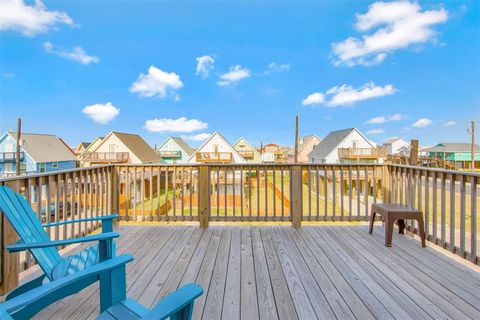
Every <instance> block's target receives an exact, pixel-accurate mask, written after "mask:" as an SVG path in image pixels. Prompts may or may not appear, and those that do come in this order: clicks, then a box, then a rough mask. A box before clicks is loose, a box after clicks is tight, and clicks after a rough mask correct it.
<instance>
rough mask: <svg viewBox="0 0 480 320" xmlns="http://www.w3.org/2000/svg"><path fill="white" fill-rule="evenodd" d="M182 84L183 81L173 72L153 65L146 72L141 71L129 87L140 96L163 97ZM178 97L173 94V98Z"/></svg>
mask: <svg viewBox="0 0 480 320" xmlns="http://www.w3.org/2000/svg"><path fill="white" fill-rule="evenodd" d="M182 86H183V83H182V81H181V80H180V77H179V76H178V75H177V74H176V73H175V72H170V73H168V72H165V71H162V70H160V69H158V68H156V67H155V66H150V68H148V74H143V73H141V74H140V75H139V76H138V78H137V80H136V81H135V82H134V83H133V84H132V86H131V87H130V91H131V92H135V93H138V94H139V95H140V96H141V97H154V96H159V97H161V98H163V97H165V96H167V94H169V93H171V92H172V93H173V92H174V91H176V90H178V89H180V88H181V87H182ZM177 97H178V98H177ZM179 98H180V97H179V96H178V95H175V99H179Z"/></svg>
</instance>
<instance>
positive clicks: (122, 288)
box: [100, 265, 127, 313]
mask: <svg viewBox="0 0 480 320" xmlns="http://www.w3.org/2000/svg"><path fill="white" fill-rule="evenodd" d="M126 298H127V280H126V272H125V265H122V266H121V267H119V268H116V269H112V270H110V271H108V272H104V273H102V274H101V275H100V313H102V312H104V311H105V310H107V309H108V308H110V307H111V306H113V305H114V304H116V303H119V302H120V301H122V300H125V299H126Z"/></svg>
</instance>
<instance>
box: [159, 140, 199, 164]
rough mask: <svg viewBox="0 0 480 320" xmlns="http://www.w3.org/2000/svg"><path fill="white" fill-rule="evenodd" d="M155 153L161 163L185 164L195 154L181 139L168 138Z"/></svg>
mask: <svg viewBox="0 0 480 320" xmlns="http://www.w3.org/2000/svg"><path fill="white" fill-rule="evenodd" d="M156 152H157V153H158V155H159V156H160V158H161V159H162V163H170V164H173V163H186V162H187V161H188V159H190V157H191V156H192V154H193V153H194V152H195V149H193V148H191V147H190V146H189V145H188V144H187V143H186V142H185V141H184V140H183V139H182V138H178V137H169V138H167V140H165V142H163V143H162V144H161V145H160V147H158V148H157V150H156Z"/></svg>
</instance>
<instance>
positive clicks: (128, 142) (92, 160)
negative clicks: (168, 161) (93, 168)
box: [82, 131, 160, 165]
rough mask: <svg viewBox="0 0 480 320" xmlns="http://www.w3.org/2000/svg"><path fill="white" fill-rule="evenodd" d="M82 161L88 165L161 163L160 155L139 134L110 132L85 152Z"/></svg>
mask: <svg viewBox="0 0 480 320" xmlns="http://www.w3.org/2000/svg"><path fill="white" fill-rule="evenodd" d="M82 162H84V163H86V164H88V165H95V164H107V163H124V164H147V163H160V157H159V155H158V153H156V152H155V150H154V149H153V148H152V147H150V145H149V144H148V143H147V142H146V141H145V140H143V138H142V137H140V136H139V135H138V134H131V133H124V132H114V131H112V132H110V133H109V134H108V135H106V136H105V138H104V139H102V141H101V142H99V143H98V145H97V146H96V147H95V148H94V149H93V148H92V149H90V147H89V148H88V150H87V151H86V152H84V153H83V156H82Z"/></svg>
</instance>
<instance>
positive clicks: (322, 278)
mask: <svg viewBox="0 0 480 320" xmlns="http://www.w3.org/2000/svg"><path fill="white" fill-rule="evenodd" d="M119 229H120V232H121V237H120V239H119V240H118V251H119V253H123V252H128V253H131V254H133V255H134V256H135V260H134V261H133V262H132V263H130V264H129V265H128V275H127V278H128V295H129V296H130V297H132V298H134V299H137V300H138V301H140V302H141V303H142V304H144V305H146V306H149V307H151V306H153V305H154V304H155V303H156V302H158V301H159V300H160V299H162V297H164V296H165V295H166V294H167V293H168V292H171V291H172V290H174V289H176V288H177V287H178V286H179V285H182V284H184V283H188V282H197V283H198V284H200V285H201V286H202V287H203V288H204V289H205V294H204V295H203V296H202V297H201V299H199V300H198V302H197V303H196V306H195V312H194V318H195V319H200V318H203V319H220V318H223V319H228V320H233V319H240V318H242V319H257V318H261V319H336V318H337V319H374V318H376V319H468V318H472V319H480V271H479V270H480V269H479V268H478V267H477V266H474V265H472V264H470V263H468V262H461V261H459V260H460V259H455V258H452V254H450V253H448V252H447V251H446V250H445V252H441V251H439V250H438V249H435V248H431V247H429V248H426V249H422V248H421V247H420V245H419V242H418V241H417V240H415V239H413V238H411V237H410V236H400V235H397V234H395V235H394V239H393V247H392V248H386V247H385V246H384V245H383V241H384V237H383V228H382V227H380V226H378V227H376V229H375V233H374V235H373V236H370V235H368V234H367V226H364V225H348V224H345V225H340V226H339V225H335V226H334V225H330V226H304V227H303V228H301V229H294V228H292V227H287V226H278V227H273V226H272V227H271V226H261V227H249V226H211V227H210V228H208V229H206V230H202V229H200V228H198V227H195V226H191V227H190V226H158V225H157V226H143V225H142V226H126V225H124V226H121V227H120V228H119ZM429 245H430V246H431V244H429ZM97 313H98V287H96V286H91V287H89V288H87V289H85V290H84V291H82V292H81V293H80V294H78V295H74V296H72V297H69V298H67V299H65V300H63V301H60V302H58V303H56V304H54V305H52V306H50V307H49V308H47V309H45V310H44V311H42V313H40V314H38V315H37V318H38V319H94V318H95V316H96V315H97Z"/></svg>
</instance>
